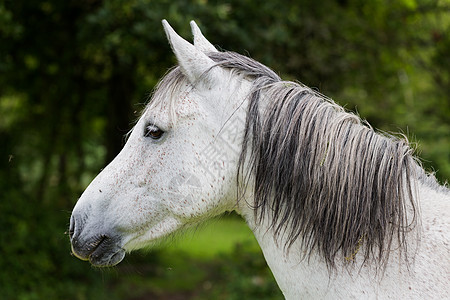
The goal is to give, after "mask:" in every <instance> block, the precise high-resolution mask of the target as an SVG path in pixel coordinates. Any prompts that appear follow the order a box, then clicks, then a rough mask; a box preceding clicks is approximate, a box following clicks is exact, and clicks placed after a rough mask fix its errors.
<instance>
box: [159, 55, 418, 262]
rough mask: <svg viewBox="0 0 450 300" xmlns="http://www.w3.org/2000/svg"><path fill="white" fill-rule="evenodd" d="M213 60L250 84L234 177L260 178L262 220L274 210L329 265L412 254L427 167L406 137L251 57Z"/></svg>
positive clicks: (282, 230) (172, 84) (278, 224)
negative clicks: (409, 239) (419, 188)
mask: <svg viewBox="0 0 450 300" xmlns="http://www.w3.org/2000/svg"><path fill="white" fill-rule="evenodd" d="M208 56H209V57H210V58H211V59H213V60H214V61H215V62H216V63H217V66H221V67H223V68H227V69H230V70H231V71H232V72H236V73H239V74H240V75H243V76H245V77H246V78H248V79H249V80H251V81H252V82H253V88H252V89H251V91H250V93H249V95H248V101H249V105H248V112H247V119H246V124H245V134H244V140H243V145H242V152H241V156H240V160H239V168H238V174H237V178H238V186H240V187H242V186H245V185H246V184H247V181H248V179H249V178H252V180H254V197H255V204H254V211H255V216H256V218H257V220H258V221H259V222H261V221H262V220H263V219H264V218H265V216H267V215H268V214H269V215H271V218H272V224H271V226H272V227H273V229H274V232H275V235H276V237H280V236H285V237H287V243H286V245H285V246H286V247H287V248H289V247H290V246H291V245H292V244H293V243H294V242H295V241H296V240H300V241H301V242H302V245H303V246H304V247H305V249H308V251H307V252H305V256H307V257H309V255H310V254H311V253H312V252H313V251H318V253H319V254H320V255H321V256H322V257H323V258H324V259H325V261H326V263H327V265H328V266H329V267H330V268H334V267H335V265H336V261H337V260H340V261H344V262H345V261H347V262H349V263H352V262H354V259H353V258H354V257H355V255H356V254H358V255H363V258H364V260H363V261H364V262H366V261H367V260H369V259H374V260H375V261H376V262H377V263H378V264H377V266H379V267H384V266H385V265H386V263H387V260H388V258H389V253H390V250H392V249H393V248H394V247H395V248H396V249H397V247H398V249H399V250H400V253H401V254H404V255H405V257H407V256H406V252H407V243H406V236H407V234H408V233H409V232H410V231H412V230H413V229H414V227H415V226H416V225H417V223H418V218H417V214H418V212H417V203H416V199H415V198H416V195H415V192H414V191H413V190H412V186H414V184H413V183H416V182H417V178H418V176H419V173H420V174H421V173H422V172H423V170H422V169H421V168H420V167H419V166H418V164H417V162H416V161H415V159H414V157H413V156H412V149H411V148H410V147H409V145H408V142H407V140H406V139H399V138H396V137H393V136H387V135H382V134H380V133H376V132H375V131H374V130H373V129H372V128H371V127H370V126H369V125H368V124H365V123H363V122H362V121H361V120H360V118H359V117H358V116H356V115H354V114H351V113H348V112H346V111H344V109H343V108H342V107H340V106H338V105H337V104H335V103H334V102H333V101H332V100H331V99H328V98H326V97H325V96H323V95H321V94H319V93H317V92H315V91H313V90H311V89H310V88H308V87H306V86H304V85H301V84H299V83H294V82H287V81H282V80H281V79H280V78H279V76H278V75H276V74H275V73H274V72H273V71H272V70H270V69H269V68H267V67H266V66H264V65H262V64H260V63H259V62H257V61H255V60H253V59H250V58H248V57H245V56H242V55H239V54H236V53H233V52H214V53H209V54H208ZM185 80H186V79H185V78H184V76H183V75H182V74H181V72H180V69H179V67H176V68H174V69H172V70H171V71H170V72H169V73H168V74H167V75H166V76H165V77H164V78H163V80H162V81H161V82H160V84H159V86H158V88H157V90H156V92H155V95H154V99H153V101H152V103H150V105H156V104H157V103H161V102H164V101H167V99H173V98H175V97H173V96H171V94H172V93H173V92H174V91H175V90H176V89H177V88H178V87H179V86H181V85H182V83H183V82H185ZM262 99H264V100H263V101H262ZM169 105H173V104H169ZM244 166H245V168H244ZM242 178H243V179H242ZM238 196H239V195H238Z"/></svg>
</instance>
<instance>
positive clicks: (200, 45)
mask: <svg viewBox="0 0 450 300" xmlns="http://www.w3.org/2000/svg"><path fill="white" fill-rule="evenodd" d="M190 24H191V30H192V34H193V35H194V46H195V47H196V48H197V49H199V50H200V51H202V52H203V53H208V52H218V51H217V49H216V47H214V46H213V44H211V43H210V42H209V41H208V40H207V39H206V38H205V36H204V35H203V34H202V32H201V30H200V28H199V27H198V26H197V24H196V23H195V22H194V21H191V23H190Z"/></svg>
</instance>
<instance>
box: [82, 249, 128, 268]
mask: <svg viewBox="0 0 450 300" xmlns="http://www.w3.org/2000/svg"><path fill="white" fill-rule="evenodd" d="M124 257H125V250H123V249H118V250H117V251H115V252H106V253H96V251H94V252H93V253H92V254H91V255H90V257H89V262H90V263H91V265H93V266H94V267H113V266H115V265H117V264H118V263H120V262H121V261H122V260H123V258H124Z"/></svg>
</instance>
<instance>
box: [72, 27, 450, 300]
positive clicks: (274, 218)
mask: <svg viewBox="0 0 450 300" xmlns="http://www.w3.org/2000/svg"><path fill="white" fill-rule="evenodd" d="M163 26H164V29H165V32H166V34H167V37H168V40H169V42H170V45H171V46H172V49H173V52H174V53H175V55H176V57H177V59H178V62H179V66H178V67H176V68H174V69H172V70H171V71H170V72H169V73H168V74H167V75H166V76H165V77H164V78H163V79H162V80H161V82H160V83H159V85H158V87H157V89H156V91H155V93H154V95H153V98H152V100H151V102H150V103H149V104H148V105H147V107H146V109H145V111H144V112H143V114H142V116H141V118H140V119H139V121H138V122H137V124H136V125H135V127H134V129H133V131H132V132H131V134H130V135H129V138H128V141H127V143H126V145H125V146H124V148H123V150H122V151H121V152H120V153H119V154H118V156H117V157H116V158H115V159H114V160H113V161H112V162H111V163H110V164H109V165H108V166H107V167H106V168H105V169H104V170H103V171H102V172H101V173H100V174H99V175H98V176H97V177H96V178H95V179H94V180H93V181H92V183H91V184H90V185H89V187H88V188H87V189H86V191H85V192H84V193H83V195H82V196H81V198H80V199H79V200H78V202H77V204H76V206H75V208H74V210H73V213H72V217H71V222H70V230H69V231H70V239H71V243H72V252H73V254H74V255H75V256H77V257H78V258H80V259H82V260H89V261H90V263H91V264H92V265H94V266H112V265H115V264H118V263H119V262H120V261H121V260H122V259H123V257H124V256H125V253H126V252H129V251H132V250H136V249H140V248H143V247H148V246H151V245H152V244H154V243H155V242H158V241H159V240H161V239H164V238H166V237H167V236H169V235H170V234H172V233H174V232H175V231H178V230H180V229H182V228H184V227H187V226H190V225H194V224H198V223H199V222H201V221H203V220H206V219H208V218H211V217H214V216H217V215H219V214H222V213H223V212H225V211H232V210H235V211H236V212H237V213H239V214H240V215H242V217H243V218H244V219H245V220H246V222H247V224H248V226H249V227H250V228H251V230H252V231H253V232H254V234H255V236H256V238H257V240H258V242H259V245H260V246H261V248H262V251H263V253H264V256H265V259H266V261H267V263H268V265H269V267H270V268H271V270H272V272H273V274H274V276H275V279H276V281H277V283H278V285H279V287H280V288H281V290H282V292H283V294H284V296H285V297H286V298H288V299H309V298H314V299H323V298H330V299H337V298H339V299H349V298H359V299H361V298H364V299H365V298H392V299H412V298H416V299H431V298H434V299H443V298H448V296H449V295H450V280H449V279H450V278H449V277H450V255H449V251H450V246H449V245H450V239H449V235H448V232H449V220H450V218H449V216H450V215H449V213H450V191H449V189H447V188H446V187H443V186H440V185H438V184H437V183H436V180H435V179H434V176H432V175H427V174H425V172H424V171H423V169H422V168H421V167H420V166H419V164H418V163H417V162H416V161H415V160H414V158H413V157H412V156H411V151H410V148H409V146H408V145H407V143H406V142H405V141H403V140H401V139H397V138H395V137H389V136H386V135H381V134H379V133H376V132H374V131H373V130H372V129H371V128H370V127H369V126H368V125H367V124H363V123H362V122H361V121H360V119H359V118H358V117H357V116H355V115H353V114H350V113H348V112H345V111H344V110H343V109H342V108H341V107H339V106H338V105H336V104H335V103H333V101H331V100H330V99H327V98H325V97H324V96H322V95H320V94H318V93H316V92H314V91H312V90H311V89H309V88H307V87H305V86H303V85H300V84H297V83H293V82H285V81H281V79H280V78H279V77H278V76H277V75H276V74H275V73H274V72H272V71H271V70H270V69H269V68H267V67H265V66H263V65H262V64H260V63H258V62H256V61H254V60H252V59H250V58H247V57H244V56H241V55H239V54H236V53H231V52H219V51H217V50H216V48H215V47H214V46H213V45H212V44H211V43H210V42H208V41H207V40H206V39H205V38H204V36H203V35H202V34H201V32H200V30H199V28H198V27H197V26H196V24H195V23H194V22H191V27H192V31H193V35H194V44H191V43H189V42H187V41H185V40H184V39H183V38H181V37H180V36H179V35H177V34H176V33H175V31H174V30H173V29H172V28H171V27H170V25H169V24H168V23H167V22H166V21H165V20H164V21H163Z"/></svg>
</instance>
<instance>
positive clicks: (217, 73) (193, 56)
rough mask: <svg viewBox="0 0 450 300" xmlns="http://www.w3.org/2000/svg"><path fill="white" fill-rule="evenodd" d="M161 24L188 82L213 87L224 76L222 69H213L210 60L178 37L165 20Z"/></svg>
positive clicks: (213, 64) (213, 63) (213, 66)
mask: <svg viewBox="0 0 450 300" xmlns="http://www.w3.org/2000/svg"><path fill="white" fill-rule="evenodd" d="M162 24H163V26H164V31H165V32H166V35H167V39H168V40H169V43H170V46H171V47H172V50H173V52H174V53H175V56H176V57H177V60H178V63H179V65H180V67H181V72H182V73H183V74H184V75H185V76H186V77H187V78H188V79H189V81H190V82H191V83H192V84H194V85H195V84H198V83H204V84H206V85H215V84H217V83H218V82H220V80H221V79H222V78H223V75H224V74H223V70H222V68H220V67H215V65H216V63H215V62H214V61H213V60H212V59H210V58H209V57H208V56H206V54H205V53H203V52H202V51H201V50H200V49H197V48H196V47H195V46H194V45H192V44H191V43H189V42H188V41H186V40H184V39H183V38H182V37H181V36H179V35H178V34H177V33H176V32H175V30H173V28H172V27H171V26H170V25H169V23H168V22H167V21H166V20H163V21H162Z"/></svg>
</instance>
